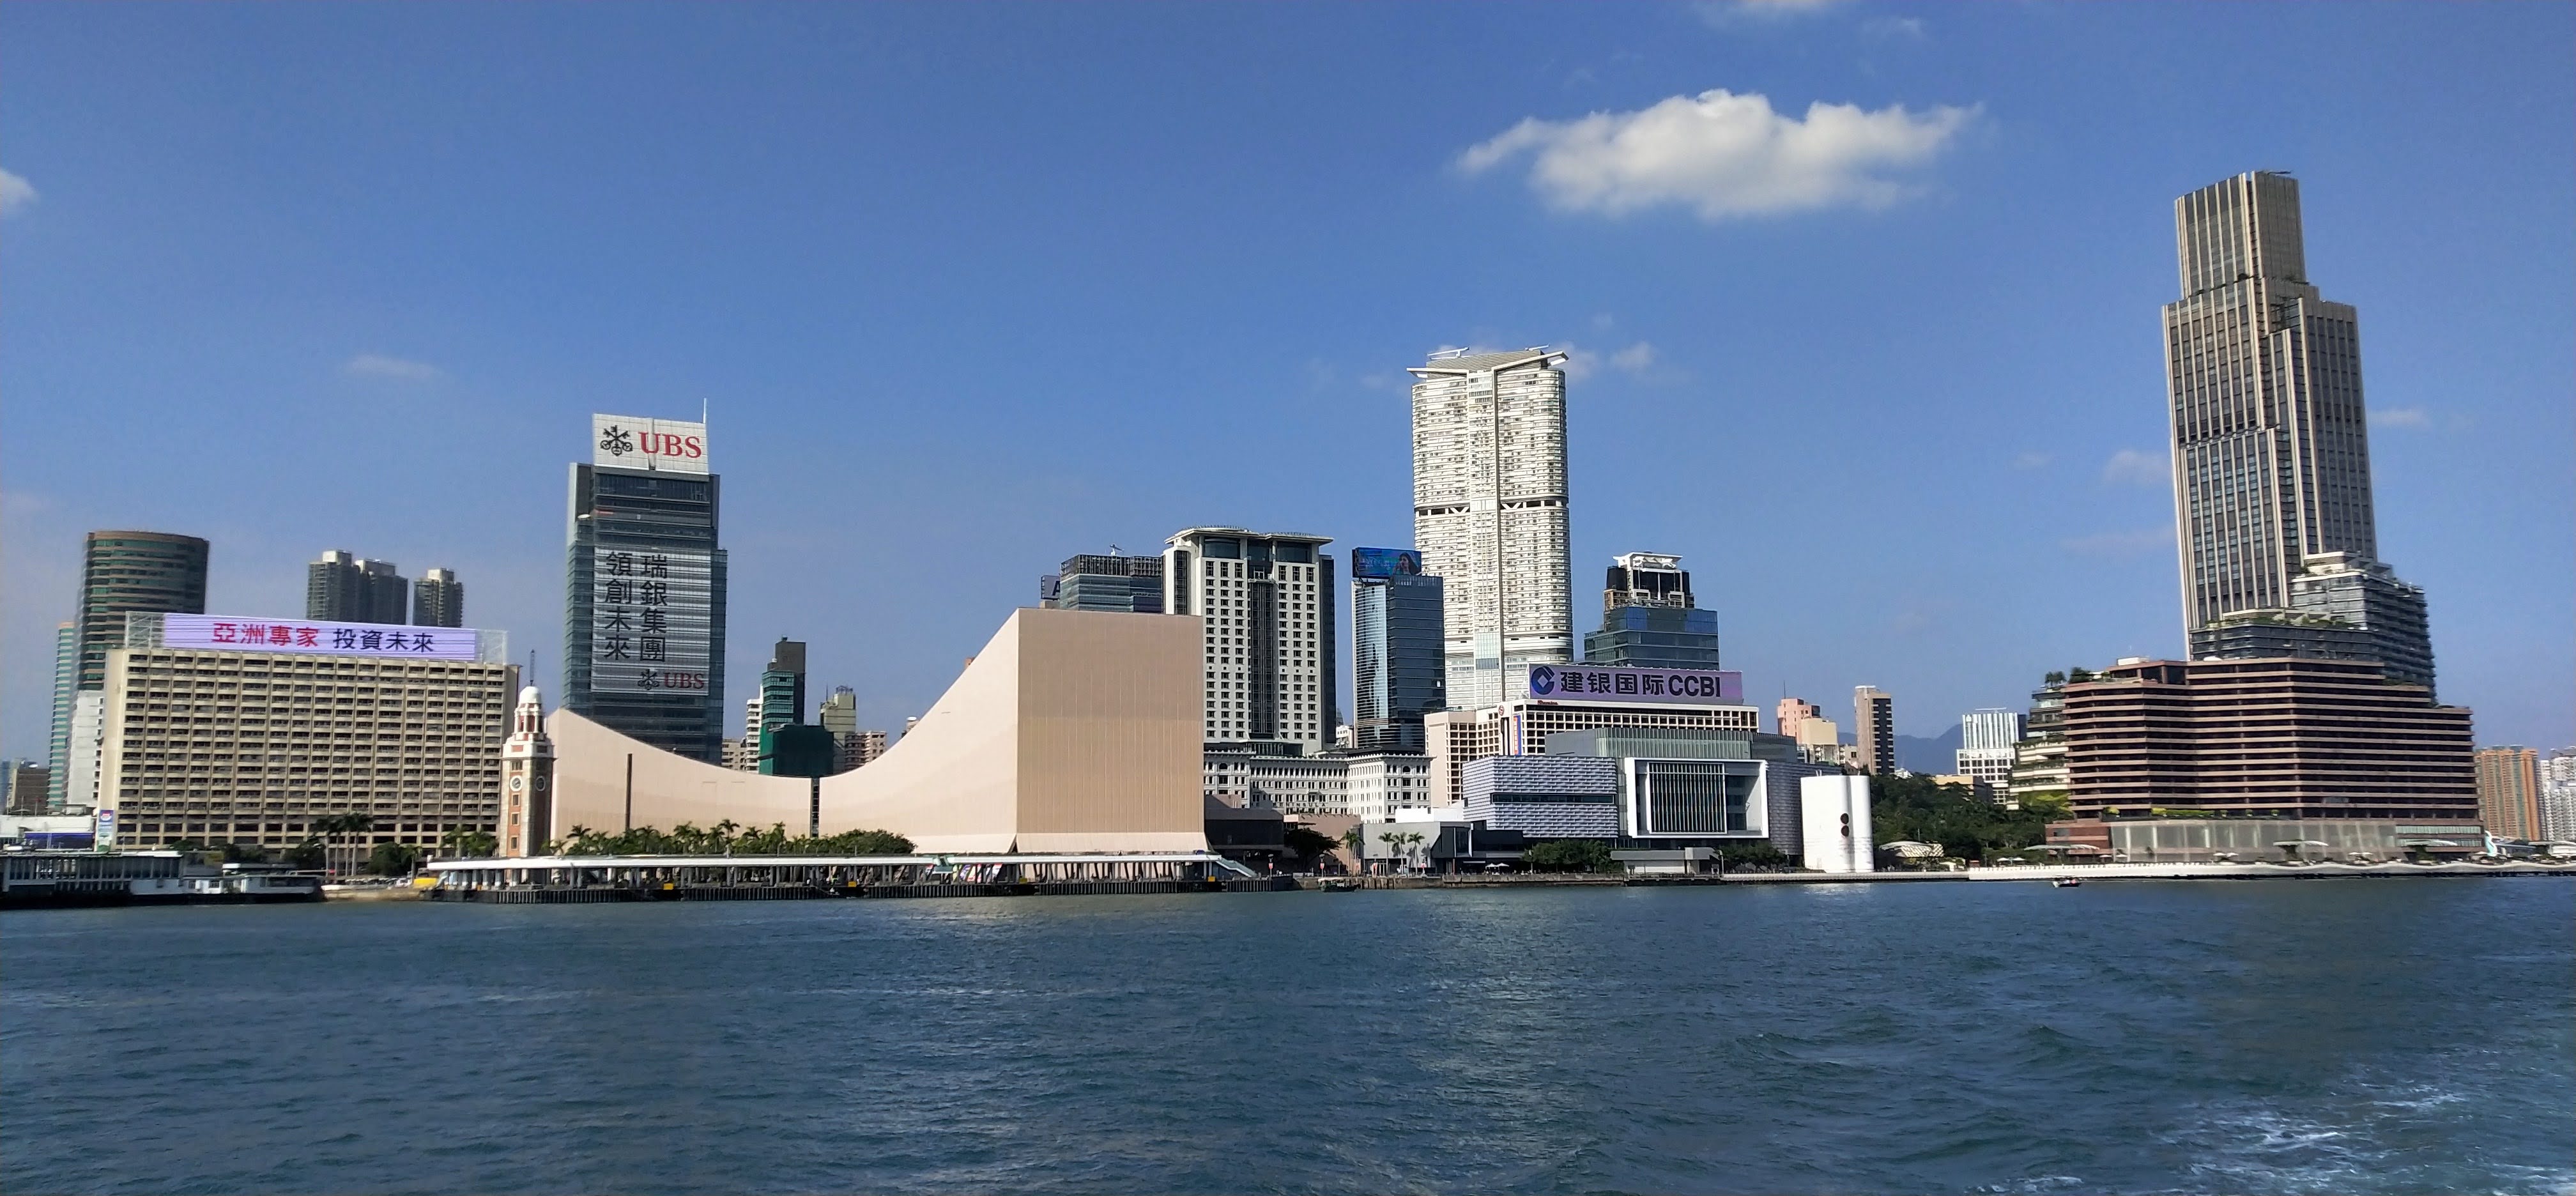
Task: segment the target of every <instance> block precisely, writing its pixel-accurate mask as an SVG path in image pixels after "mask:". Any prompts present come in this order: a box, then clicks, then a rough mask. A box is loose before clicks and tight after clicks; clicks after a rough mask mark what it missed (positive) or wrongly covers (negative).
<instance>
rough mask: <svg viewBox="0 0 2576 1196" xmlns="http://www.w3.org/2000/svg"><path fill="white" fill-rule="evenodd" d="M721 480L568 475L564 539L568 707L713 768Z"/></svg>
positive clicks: (721, 637) (720, 685) (718, 749)
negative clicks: (567, 506) (567, 510)
mask: <svg viewBox="0 0 2576 1196" xmlns="http://www.w3.org/2000/svg"><path fill="white" fill-rule="evenodd" d="M722 493H723V489H722V479H721V478H719V477H718V476H717V475H715V474H712V473H706V474H683V473H673V472H656V471H652V470H642V469H612V468H608V467H605V466H598V465H585V464H575V465H574V466H573V467H572V484H571V502H570V510H569V512H568V518H567V524H568V526H567V528H566V535H565V538H566V541H567V546H566V564H565V575H566V577H565V581H566V585H565V602H564V616H565V617H564V708H565V709H567V710H570V711H572V712H573V713H575V714H578V715H581V716H583V717H585V718H589V719H592V720H595V721H597V722H599V723H600V724H602V725H604V726H606V727H608V728H610V729H612V730H615V731H617V732H619V733H620V734H624V735H630V736H633V737H634V738H637V739H640V740H643V741H644V742H646V743H649V744H652V745H653V746H655V747H659V748H662V749H664V750H667V751H671V752H675V753H678V754H680V755H683V756H687V757H689V758H690V759H693V760H703V761H705V762H707V763H709V764H721V763H722V762H723V755H724V709H723V707H724V657H725V552H724V549H722V548H721V547H718V545H717V538H716V529H717V524H718V515H719V512H720V506H721V498H722Z"/></svg>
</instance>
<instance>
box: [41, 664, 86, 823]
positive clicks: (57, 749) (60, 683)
mask: <svg viewBox="0 0 2576 1196" xmlns="http://www.w3.org/2000/svg"><path fill="white" fill-rule="evenodd" d="M79 693H80V624H78V623H59V624H56V625H55V626H54V722H53V726H52V727H51V728H50V734H49V735H48V736H47V739H46V745H45V766H46V768H48V769H49V770H51V771H49V772H48V773H47V774H46V777H45V806H46V808H48V809H53V810H59V809H62V808H63V788H64V786H66V785H68V784H70V782H71V757H72V701H73V699H74V698H75V696H77V695H78V694H79Z"/></svg>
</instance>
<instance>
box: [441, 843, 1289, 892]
mask: <svg viewBox="0 0 2576 1196" xmlns="http://www.w3.org/2000/svg"><path fill="white" fill-rule="evenodd" d="M429 871H430V873H431V874H432V875H434V876H436V877H437V878H438V885H437V887H436V888H434V889H432V890H431V892H430V896H431V897H432V898H433V899H435V900H440V901H487V902H532V903H565V902H593V901H656V900H665V901H667V900H697V901H709V900H713V901H763V900H769V901H776V900H797V899H801V898H812V897H973V896H1008V895H1029V894H1040V893H1044V894H1059V895H1061V894H1080V893H1182V892H1212V891H1222V892H1267V891H1270V890H1273V889H1286V888H1293V887H1295V882H1293V881H1284V880H1283V879H1282V878H1275V877H1267V876H1262V875H1260V874H1258V873H1255V872H1253V871H1252V870H1251V869H1249V868H1246V867H1244V866H1243V865H1241V864H1238V863H1236V862H1234V861H1232V860H1229V859H1226V858H1224V857H1223V856H1218V855H1212V854H1209V853H1206V852H1170V853H1135V854H1081V855H1036V854H1025V855H1024V854H999V855H954V854H946V853H928V854H919V855H853V856H797V855H782V856H731V855H712V856H679V855H631V856H605V855H603V856H538V857H525V858H518V859H509V858H504V859H467V860H439V861H436V862H434V863H432V864H430V865H429Z"/></svg>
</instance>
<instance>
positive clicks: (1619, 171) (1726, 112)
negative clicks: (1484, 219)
mask: <svg viewBox="0 0 2576 1196" xmlns="http://www.w3.org/2000/svg"><path fill="white" fill-rule="evenodd" d="M1976 114H1977V109H1976V108H1973V107H1971V108H1952V107H1937V108H1933V109H1931V110H1929V111H1927V112H1923V113H1920V114H1917V113H1913V112H1909V111H1907V110H1906V109H1905V107H1904V106H1903V105H1901V104H1899V105H1893V106H1890V107H1886V108H1881V109H1878V110H1877V111H1875V112H1871V111H1864V110H1863V109H1862V108H1860V107H1859V106H1858V105H1856V104H1822V103H1818V104H1810V105H1808V106H1807V113H1806V115H1805V116H1804V117H1794V116H1785V115H1782V114H1781V113H1778V112H1775V111H1773V110H1772V108H1771V101H1770V99H1769V98H1767V97H1765V96H1761V95H1756V94H1749V93H1748V94H1745V95H1737V94H1735V93H1733V92H1730V91H1727V90H1725V89H1723V88H1719V89H1714V90H1710V91H1704V92H1701V93H1700V94H1698V95H1696V96H1673V97H1671V98H1669V99H1666V100H1663V101H1661V102H1659V103H1656V104H1654V105H1653V106H1651V107H1648V108H1643V109H1640V110H1638V111H1635V112H1595V113H1592V114H1591V115H1589V116H1584V117H1579V118H1577V119H1573V120H1561V121H1550V120H1540V119H1538V118H1537V117H1531V118H1529V119H1527V120H1524V121H1522V122H1521V123H1519V124H1517V125H1514V126H1513V127H1511V128H1510V129H1508V130H1505V131H1504V132H1503V133H1502V134H1501V135H1500V136H1497V137H1494V138H1493V139H1491V140H1488V141H1485V142H1483V143H1481V144H1478V145H1475V146H1473V147H1470V148H1469V149H1468V150H1467V151H1466V152H1465V153H1463V154H1461V155H1459V157H1458V166H1459V168H1460V169H1461V170H1464V171H1466V172H1467V173H1469V174H1479V173H1482V172H1484V171H1487V170H1491V169H1493V168H1494V167H1496V166H1498V165H1501V164H1503V163H1505V162H1508V161H1511V160H1513V159H1515V158H1518V157H1519V156H1521V155H1522V154H1524V153H1527V154H1529V155H1530V156H1531V161H1530V173H1529V184H1530V187H1531V189H1532V190H1535V191H1537V192H1538V193H1539V194H1540V196H1541V197H1543V198H1544V199H1545V200H1546V202H1547V203H1548V205H1549V206H1551V207H1554V208H1556V209H1558V210H1560V211H1568V212H1599V213H1601V214H1603V215H1608V216H1618V215H1624V214H1626V213H1629V212H1633V211H1637V210H1639V209H1641V208H1651V207H1658V206H1661V205H1665V204H1679V205H1682V206H1686V207H1689V208H1691V209H1692V210H1694V211H1696V212H1698V213H1699V216H1700V218H1701V219H1703V220H1723V219H1726V218H1728V217H1731V216H1759V215H1769V214H1774V213H1780V212H1796V211H1806V210H1809V209H1814V208H1828V207H1838V206H1844V205H1857V206H1861V207H1884V206H1886V205H1888V204H1892V203H1895V202H1896V201H1898V200H1900V199H1903V198H1905V197H1906V196H1907V195H1908V194H1910V193H1912V192H1913V191H1914V190H1915V188H1914V187H1912V186H1909V185H1908V184H1905V183H1902V182H1898V181H1896V180H1895V179H1892V178H1889V177H1886V176H1887V174H1888V173H1889V172H1893V171H1899V170H1903V169H1907V168H1912V167H1920V166H1923V165H1925V164H1927V163H1929V162H1931V161H1932V159H1933V158H1935V157H1938V156H1939V155H1940V153H1941V151H1942V150H1944V149H1946V148H1948V147H1949V145H1950V144H1951V142H1952V141H1953V140H1954V139H1955V138H1956V137H1957V136H1958V133H1959V131H1960V130H1961V129H1963V128H1965V127H1966V126H1967V124H1968V122H1969V121H1971V120H1973V119H1975V117H1976Z"/></svg>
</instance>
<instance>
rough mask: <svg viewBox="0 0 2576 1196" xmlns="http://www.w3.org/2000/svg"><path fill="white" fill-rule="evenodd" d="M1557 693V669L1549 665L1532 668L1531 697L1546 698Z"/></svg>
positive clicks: (1533, 666)
mask: <svg viewBox="0 0 2576 1196" xmlns="http://www.w3.org/2000/svg"><path fill="white" fill-rule="evenodd" d="M1555 692H1556V669H1555V668H1554V667H1552V666H1549V665H1543V664H1542V665H1532V666H1531V667H1530V696H1531V697H1533V698H1544V697H1546V696H1548V695H1549V694H1552V693H1555Z"/></svg>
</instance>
